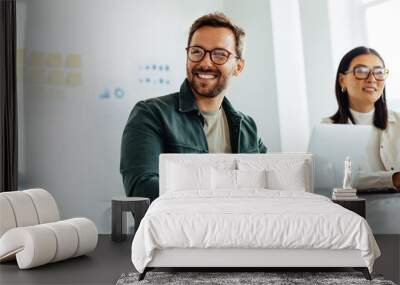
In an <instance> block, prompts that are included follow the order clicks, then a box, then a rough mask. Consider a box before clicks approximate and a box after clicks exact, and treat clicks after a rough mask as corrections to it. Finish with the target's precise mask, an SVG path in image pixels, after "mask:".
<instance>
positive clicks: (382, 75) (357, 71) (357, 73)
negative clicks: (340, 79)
mask: <svg viewBox="0 0 400 285" xmlns="http://www.w3.org/2000/svg"><path fill="white" fill-rule="evenodd" d="M350 72H353V74H354V77H355V78H356V79H358V80H364V79H367V78H368V77H369V75H370V74H371V73H372V75H373V76H374V77H375V79H376V80H377V81H384V80H385V79H386V78H387V76H388V74H389V70H388V69H386V68H384V67H374V68H372V69H369V67H368V66H365V65H361V64H360V65H356V66H355V67H354V68H353V69H352V70H348V71H346V72H345V73H344V74H349V73H350Z"/></svg>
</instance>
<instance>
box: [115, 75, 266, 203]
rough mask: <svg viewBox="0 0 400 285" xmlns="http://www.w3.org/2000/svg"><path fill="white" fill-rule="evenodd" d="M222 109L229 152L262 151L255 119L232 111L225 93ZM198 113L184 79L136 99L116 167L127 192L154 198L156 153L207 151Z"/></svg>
mask: <svg viewBox="0 0 400 285" xmlns="http://www.w3.org/2000/svg"><path fill="white" fill-rule="evenodd" d="M222 107H223V108H224V111H225V113H226V117H227V120H228V125H229V133H230V141H231V148H232V152H233V153H265V152H266V151H267V148H266V147H265V145H264V144H263V143H262V141H261V139H260V138H258V136H257V127H256V124H255V122H254V120H253V119H252V118H251V117H249V116H246V115H244V114H243V113H241V112H238V111H236V110H235V109H233V107H232V105H231V103H230V102H229V101H228V99H227V98H226V97H225V98H224V100H223V101H222ZM203 125H204V118H203V116H202V114H201V113H200V111H199V109H198V107H197V104H196V101H195V97H194V95H193V92H192V90H191V88H190V86H189V83H188V82H187V80H185V81H184V82H183V84H182V86H181V89H180V91H179V92H177V93H173V94H169V95H166V96H162V97H157V98H151V99H148V100H144V101H140V102H138V103H137V104H136V105H135V107H134V108H133V110H132V112H131V114H130V115H129V118H128V122H127V124H126V126H125V130H124V133H123V135H122V144H121V163H120V171H121V174H122V179H123V183H124V187H125V192H126V195H127V196H141V197H148V198H150V199H151V200H154V199H155V198H157V197H158V193H159V191H158V189H159V183H158V158H159V155H160V153H208V145H207V139H206V136H205V134H204V130H203Z"/></svg>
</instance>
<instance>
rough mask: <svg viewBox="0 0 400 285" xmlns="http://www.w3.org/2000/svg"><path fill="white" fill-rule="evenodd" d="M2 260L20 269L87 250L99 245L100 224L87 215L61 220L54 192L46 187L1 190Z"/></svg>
mask: <svg viewBox="0 0 400 285" xmlns="http://www.w3.org/2000/svg"><path fill="white" fill-rule="evenodd" d="M0 217H1V221H0V262H3V261H9V260H13V259H16V260H17V263H18V266H19V268H20V269H28V268H32V267H36V266H40V265H43V264H46V263H51V262H57V261H60V260H64V259H67V258H71V257H76V256H80V255H83V254H86V253H88V252H90V251H92V250H94V249H95V247H96V245H97V228H96V226H95V224H94V223H93V222H92V221H91V220H89V219H86V218H74V219H68V220H63V221H60V214H59V210H58V207H57V204H56V201H55V200H54V198H53V196H52V195H51V194H50V193H49V192H47V191H46V190H44V189H30V190H25V191H13V192H3V193H0Z"/></svg>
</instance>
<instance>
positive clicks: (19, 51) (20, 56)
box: [17, 48, 25, 65]
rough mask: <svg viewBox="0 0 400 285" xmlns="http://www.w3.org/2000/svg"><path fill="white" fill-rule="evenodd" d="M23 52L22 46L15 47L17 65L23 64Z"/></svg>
mask: <svg viewBox="0 0 400 285" xmlns="http://www.w3.org/2000/svg"><path fill="white" fill-rule="evenodd" d="M24 54H25V51H24V49H23V48H19V49H17V65H23V64H24Z"/></svg>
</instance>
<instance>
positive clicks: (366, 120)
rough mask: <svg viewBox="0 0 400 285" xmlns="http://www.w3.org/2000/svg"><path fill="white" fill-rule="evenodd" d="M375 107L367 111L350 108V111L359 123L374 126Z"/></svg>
mask: <svg viewBox="0 0 400 285" xmlns="http://www.w3.org/2000/svg"><path fill="white" fill-rule="evenodd" d="M374 112H375V108H374V109H372V110H371V111H369V112H367V113H361V112H357V111H355V110H353V109H351V108H350V113H351V115H352V116H353V118H354V121H355V122H356V124H357V125H366V126H372V125H373V122H374Z"/></svg>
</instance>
